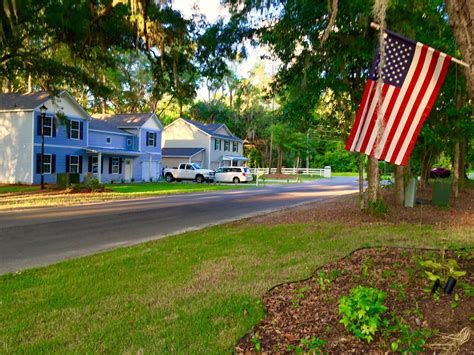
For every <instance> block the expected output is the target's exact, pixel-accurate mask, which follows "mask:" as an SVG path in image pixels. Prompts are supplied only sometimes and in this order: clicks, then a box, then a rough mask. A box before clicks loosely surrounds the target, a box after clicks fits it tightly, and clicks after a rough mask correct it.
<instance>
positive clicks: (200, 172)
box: [163, 163, 215, 183]
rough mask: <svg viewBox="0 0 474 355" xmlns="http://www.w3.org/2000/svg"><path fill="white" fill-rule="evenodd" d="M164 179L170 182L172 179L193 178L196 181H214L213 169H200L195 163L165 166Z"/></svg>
mask: <svg viewBox="0 0 474 355" xmlns="http://www.w3.org/2000/svg"><path fill="white" fill-rule="evenodd" d="M163 173H164V176H165V180H166V181H167V182H172V181H174V180H176V181H181V180H195V181H196V182H199V183H201V182H204V181H207V182H210V181H214V176H215V174H214V170H209V169H201V167H200V166H199V164H196V163H181V164H179V166H178V167H177V168H167V169H165V170H164V172H163Z"/></svg>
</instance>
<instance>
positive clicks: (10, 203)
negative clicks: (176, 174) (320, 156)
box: [0, 182, 255, 210]
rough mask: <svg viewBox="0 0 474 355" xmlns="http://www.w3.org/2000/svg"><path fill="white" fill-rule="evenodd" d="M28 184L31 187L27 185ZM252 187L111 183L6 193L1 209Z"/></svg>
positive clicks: (249, 186)
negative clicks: (90, 188) (100, 187)
mask: <svg viewBox="0 0 474 355" xmlns="http://www.w3.org/2000/svg"><path fill="white" fill-rule="evenodd" d="M30 187H31V186H30ZM245 187H247V188H251V187H255V186H252V185H246V184H239V185H234V184H227V185H214V184H194V183H193V184H191V183H165V182H161V183H145V184H123V185H122V184H110V185H107V188H108V189H111V190H112V191H111V192H94V193H78V194H69V193H63V192H60V191H57V192H54V191H46V192H45V193H44V194H38V193H35V194H27V193H25V194H22V195H12V196H8V195H5V196H3V197H2V200H1V201H2V203H1V205H0V210H6V209H12V208H28V207H43V206H65V205H78V204H85V203H96V202H106V201H113V200H123V199H132V198H140V197H151V196H158V195H168V194H178V193H192V192H206V191H217V190H230V189H236V188H245Z"/></svg>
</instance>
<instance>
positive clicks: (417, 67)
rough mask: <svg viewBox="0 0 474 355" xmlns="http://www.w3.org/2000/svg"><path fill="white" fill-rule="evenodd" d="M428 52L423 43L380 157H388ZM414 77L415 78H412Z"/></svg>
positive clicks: (383, 158) (403, 88)
mask: <svg viewBox="0 0 474 355" xmlns="http://www.w3.org/2000/svg"><path fill="white" fill-rule="evenodd" d="M426 52H427V49H426V47H424V46H422V45H421V46H420V50H419V59H418V60H417V61H416V62H414V63H413V64H414V66H415V69H414V71H413V74H412V75H410V73H409V75H408V77H407V81H408V85H403V87H402V90H403V93H402V95H401V99H399V101H398V102H397V105H398V107H396V111H394V112H393V113H392V116H393V121H392V125H391V128H390V130H387V132H388V135H387V138H386V141H385V142H384V147H383V152H382V155H381V156H380V159H382V160H385V159H386V156H387V153H388V150H389V148H390V146H391V145H392V141H393V139H394V137H395V132H396V131H397V128H398V125H399V124H400V120H401V119H402V115H403V114H404V113H405V110H406V108H407V104H408V102H409V101H410V97H411V94H412V93H413V89H414V87H415V85H416V83H417V81H416V78H418V77H419V75H420V73H421V70H422V69H423V66H424V63H425V57H426ZM410 69H411V68H410ZM413 78H415V79H414V80H412V79H413ZM405 83H406V82H405ZM390 118H392V117H390ZM389 124H390V123H389Z"/></svg>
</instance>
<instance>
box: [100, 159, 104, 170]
mask: <svg viewBox="0 0 474 355" xmlns="http://www.w3.org/2000/svg"><path fill="white" fill-rule="evenodd" d="M100 173H101V174H103V173H104V156H103V155H102V156H101V157H100Z"/></svg>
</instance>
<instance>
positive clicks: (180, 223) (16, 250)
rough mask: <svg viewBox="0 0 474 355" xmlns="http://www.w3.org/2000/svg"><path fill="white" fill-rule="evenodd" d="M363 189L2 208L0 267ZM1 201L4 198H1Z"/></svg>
mask: <svg viewBox="0 0 474 355" xmlns="http://www.w3.org/2000/svg"><path fill="white" fill-rule="evenodd" d="M356 191H357V182H356V180H355V178H345V177H337V178H333V179H324V180H317V181H315V182H309V183H303V184H294V185H293V184H289V185H268V186H266V187H263V188H258V189H238V190H225V191H216V192H206V193H194V194H180V195H168V196H159V197H152V198H146V199H139V200H125V201H113V202H107V203H100V204H92V205H80V206H70V207H44V208H35V209H26V210H18V211H7V212H0V273H7V272H13V271H18V270H22V269H25V268H30V267H35V266H42V265H47V264H51V263H55V262H58V261H61V260H64V259H68V258H73V257H78V256H83V255H88V254H93V253H95V252H98V251H103V250H108V249H113V248H117V247H120V246H125V245H132V244H137V243H140V242H144V241H147V240H152V239H160V238H163V237H166V236H169V235H173V234H178V233H181V232H184V231H187V230H192V229H199V228H203V227H206V226H209V225H213V224H220V223H224V222H227V221H231V220H235V219H241V218H244V217H249V216H252V215H257V214H261V213H266V212H270V211H273V210H278V209H283V208H287V207H291V206H295V205H299V204H303V203H308V202H314V201H318V200H322V199H326V198H332V197H335V196H338V195H343V194H348V193H353V192H356ZM0 203H1V201H0Z"/></svg>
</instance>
